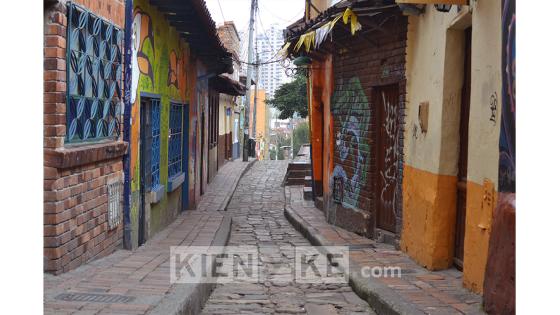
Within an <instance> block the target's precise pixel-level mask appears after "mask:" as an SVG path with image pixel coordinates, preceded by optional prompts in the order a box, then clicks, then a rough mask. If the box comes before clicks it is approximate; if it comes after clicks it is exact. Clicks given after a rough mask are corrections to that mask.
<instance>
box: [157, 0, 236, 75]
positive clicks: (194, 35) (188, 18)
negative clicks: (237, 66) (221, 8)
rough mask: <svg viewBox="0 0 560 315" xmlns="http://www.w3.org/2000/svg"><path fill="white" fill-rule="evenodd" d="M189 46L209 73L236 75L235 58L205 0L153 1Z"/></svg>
mask: <svg viewBox="0 0 560 315" xmlns="http://www.w3.org/2000/svg"><path fill="white" fill-rule="evenodd" d="M150 4H151V5H152V6H154V7H156V8H157V9H158V10H159V11H160V12H162V13H163V14H164V15H165V18H166V19H167V21H168V22H169V24H170V25H171V26H173V27H175V29H176V30H177V32H178V33H179V34H180V36H181V37H182V38H183V39H185V41H186V42H187V43H188V44H189V47H190V48H191V50H192V51H193V52H194V53H195V55H196V56H197V57H198V58H200V60H201V61H202V62H203V63H204V64H205V65H206V66H207V67H208V71H209V72H216V73H224V72H227V73H233V58H232V55H231V53H230V52H228V51H227V49H226V48H225V47H224V45H223V44H222V42H221V41H220V38H219V37H218V34H217V32H216V23H214V20H212V17H211V15H210V12H208V8H207V7H206V3H205V1H204V0H150Z"/></svg>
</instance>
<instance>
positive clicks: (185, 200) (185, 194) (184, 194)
mask: <svg viewBox="0 0 560 315" xmlns="http://www.w3.org/2000/svg"><path fill="white" fill-rule="evenodd" d="M189 135H190V132H189V104H185V105H184V106H183V139H182V141H183V143H182V146H183V148H182V151H183V153H182V156H183V159H182V161H181V164H182V165H181V168H182V169H183V172H185V174H186V179H185V181H184V182H183V185H182V188H181V189H182V191H181V211H184V210H187V209H188V207H189Z"/></svg>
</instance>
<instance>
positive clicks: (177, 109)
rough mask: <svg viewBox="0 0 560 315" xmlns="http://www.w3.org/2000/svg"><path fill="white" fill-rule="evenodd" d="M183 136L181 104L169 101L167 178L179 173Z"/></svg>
mask: <svg viewBox="0 0 560 315" xmlns="http://www.w3.org/2000/svg"><path fill="white" fill-rule="evenodd" d="M182 136H183V105H182V104H177V103H171V106H170V107H169V152H168V158H169V167H168V175H169V178H172V177H173V176H176V175H178V174H180V173H181V164H182V160H183V151H182V146H181V143H182Z"/></svg>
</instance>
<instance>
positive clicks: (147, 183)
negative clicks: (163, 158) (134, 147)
mask: <svg viewBox="0 0 560 315" xmlns="http://www.w3.org/2000/svg"><path fill="white" fill-rule="evenodd" d="M151 107H152V104H151V102H150V99H148V98H142V99H141V100H140V209H138V211H139V213H138V246H141V245H142V244H144V243H145V242H146V238H145V236H146V228H145V227H146V204H147V202H149V201H147V196H148V194H149V192H150V188H151V186H152V171H151V167H152V163H151V157H152V116H151V115H152V110H151Z"/></svg>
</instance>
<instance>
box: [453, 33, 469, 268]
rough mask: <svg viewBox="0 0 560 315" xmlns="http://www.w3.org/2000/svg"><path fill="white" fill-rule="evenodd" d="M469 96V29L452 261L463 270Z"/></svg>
mask: <svg viewBox="0 0 560 315" xmlns="http://www.w3.org/2000/svg"><path fill="white" fill-rule="evenodd" d="M470 96H471V28H468V29H466V30H465V66H464V79H463V89H462V91H461V120H460V126H459V171H458V174H457V216H456V222H455V251H454V257H453V261H454V263H455V265H456V266H457V267H458V268H459V269H461V270H462V269H463V252H464V248H465V247H464V243H465V216H466V212H467V168H468V156H469V112H470V103H471V101H470Z"/></svg>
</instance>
